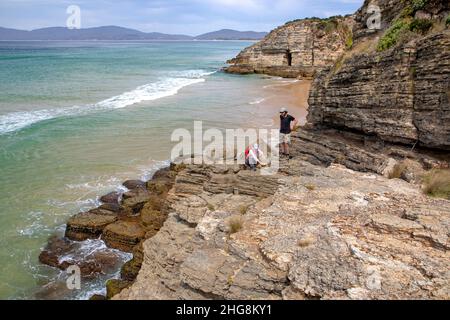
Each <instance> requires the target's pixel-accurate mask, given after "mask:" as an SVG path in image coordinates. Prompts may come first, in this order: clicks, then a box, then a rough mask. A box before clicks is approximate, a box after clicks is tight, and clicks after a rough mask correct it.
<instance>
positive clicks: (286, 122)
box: [280, 108, 298, 159]
mask: <svg viewBox="0 0 450 320" xmlns="http://www.w3.org/2000/svg"><path fill="white" fill-rule="evenodd" d="M280 120H281V127H280V143H281V154H282V155H284V156H287V157H288V158H289V159H292V157H291V155H290V150H289V145H290V144H291V132H292V130H293V129H294V128H295V127H296V126H297V124H298V121H297V120H296V119H295V118H294V117H293V116H291V115H290V114H289V111H288V110H287V109H286V108H281V110H280Z"/></svg>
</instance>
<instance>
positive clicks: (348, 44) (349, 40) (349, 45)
mask: <svg viewBox="0 0 450 320" xmlns="http://www.w3.org/2000/svg"><path fill="white" fill-rule="evenodd" d="M345 47H346V48H347V50H350V49H351V48H352V47H353V36H352V35H350V36H348V37H347V40H346V41H345Z"/></svg>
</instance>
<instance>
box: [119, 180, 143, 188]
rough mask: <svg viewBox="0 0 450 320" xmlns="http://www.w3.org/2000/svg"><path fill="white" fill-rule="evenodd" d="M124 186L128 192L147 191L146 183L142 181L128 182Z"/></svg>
mask: <svg viewBox="0 0 450 320" xmlns="http://www.w3.org/2000/svg"><path fill="white" fill-rule="evenodd" d="M123 186H124V187H125V188H127V189H128V190H135V189H145V186H146V183H145V182H144V181H141V180H127V181H125V182H124V183H123Z"/></svg>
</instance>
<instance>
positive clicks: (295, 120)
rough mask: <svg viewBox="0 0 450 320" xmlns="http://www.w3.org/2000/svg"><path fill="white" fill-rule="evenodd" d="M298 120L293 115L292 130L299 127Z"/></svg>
mask: <svg viewBox="0 0 450 320" xmlns="http://www.w3.org/2000/svg"><path fill="white" fill-rule="evenodd" d="M297 125H298V120H297V119H295V118H294V117H292V127H291V130H292V131H294V130H295V129H296V128H297Z"/></svg>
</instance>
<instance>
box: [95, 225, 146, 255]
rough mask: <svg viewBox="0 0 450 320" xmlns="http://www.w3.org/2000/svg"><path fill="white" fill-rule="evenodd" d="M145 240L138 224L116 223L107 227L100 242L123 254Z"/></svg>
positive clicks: (143, 230)
mask: <svg viewBox="0 0 450 320" xmlns="http://www.w3.org/2000/svg"><path fill="white" fill-rule="evenodd" d="M144 238H145V229H144V228H143V227H142V226H141V225H140V224H139V223H138V222H129V221H118V222H116V223H113V224H110V225H108V226H107V227H106V228H105V230H104V232H103V235H102V240H103V241H105V243H106V244H107V245H108V246H109V247H111V248H115V249H118V250H121V251H124V252H132V251H133V248H134V247H135V246H136V245H137V244H139V242H141V241H142V240H143V239H144Z"/></svg>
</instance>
